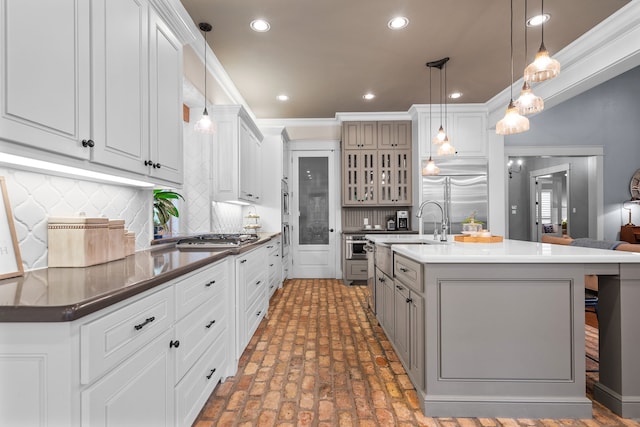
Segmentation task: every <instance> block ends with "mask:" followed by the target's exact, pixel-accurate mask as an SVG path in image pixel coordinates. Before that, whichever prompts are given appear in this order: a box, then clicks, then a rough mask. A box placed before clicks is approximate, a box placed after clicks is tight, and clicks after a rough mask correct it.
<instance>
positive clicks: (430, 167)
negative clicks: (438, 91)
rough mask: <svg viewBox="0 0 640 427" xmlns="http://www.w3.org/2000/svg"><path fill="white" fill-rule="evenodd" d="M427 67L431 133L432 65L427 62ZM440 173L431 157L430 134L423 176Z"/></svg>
mask: <svg viewBox="0 0 640 427" xmlns="http://www.w3.org/2000/svg"><path fill="white" fill-rule="evenodd" d="M427 67H429V133H431V108H432V107H431V105H432V104H431V68H432V67H431V66H430V65H429V63H427ZM439 173H440V168H439V167H438V166H436V162H434V161H433V159H432V158H431V136H429V160H428V161H427V164H426V165H424V166H423V167H422V176H434V175H438V174H439Z"/></svg>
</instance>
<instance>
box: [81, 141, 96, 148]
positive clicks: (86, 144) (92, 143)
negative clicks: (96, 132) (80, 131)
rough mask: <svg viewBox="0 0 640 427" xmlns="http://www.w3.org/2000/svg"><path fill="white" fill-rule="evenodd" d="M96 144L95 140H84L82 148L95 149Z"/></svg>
mask: <svg viewBox="0 0 640 427" xmlns="http://www.w3.org/2000/svg"><path fill="white" fill-rule="evenodd" d="M95 145H96V144H95V143H94V142H93V139H83V140H82V146H83V147H89V148H93V146H95Z"/></svg>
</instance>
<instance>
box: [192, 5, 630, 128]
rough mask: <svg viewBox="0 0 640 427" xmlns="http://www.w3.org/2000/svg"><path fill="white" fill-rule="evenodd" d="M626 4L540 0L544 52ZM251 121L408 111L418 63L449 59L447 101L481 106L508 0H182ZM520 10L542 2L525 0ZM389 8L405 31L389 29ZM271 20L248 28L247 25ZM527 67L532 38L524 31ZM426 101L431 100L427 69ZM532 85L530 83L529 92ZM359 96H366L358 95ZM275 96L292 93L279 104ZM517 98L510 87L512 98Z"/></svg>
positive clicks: (495, 78) (519, 33)
mask: <svg viewBox="0 0 640 427" xmlns="http://www.w3.org/2000/svg"><path fill="white" fill-rule="evenodd" d="M629 1H630V0H547V1H545V2H544V10H545V12H546V13H549V14H550V15H551V20H550V21H549V22H548V23H547V24H545V27H544V42H545V45H546V47H547V49H548V50H549V51H550V52H551V54H552V55H553V54H554V53H555V52H558V51H559V50H561V49H562V48H563V47H565V46H567V45H568V44H570V43H571V42H573V41H574V40H575V39H577V38H579V37H580V36H581V35H583V34H584V33H585V32H587V31H588V30H589V29H590V28H592V27H593V26H595V25H596V24H598V23H599V22H601V21H602V20H604V19H605V18H607V17H608V16H609V15H611V14H612V13H614V12H615V11H616V10H618V9H619V8H621V7H623V6H624V5H626V4H627V3H629ZM181 2H182V4H183V5H184V7H185V8H186V10H187V12H188V13H189V15H190V16H191V18H192V19H193V21H194V22H195V23H196V24H198V23H199V22H208V23H210V24H211V25H212V26H213V31H212V32H211V33H209V34H208V35H207V40H208V42H209V44H210V46H211V48H212V49H213V51H214V52H215V54H216V56H217V57H218V59H219V60H220V62H221V64H222V65H223V67H224V68H225V70H226V71H227V73H228V74H229V76H230V77H231V79H232V80H233V82H234V84H235V85H236V87H237V89H238V90H239V92H240V93H241V95H242V96H243V98H244V99H245V100H246V101H247V103H248V104H249V105H250V106H251V109H252V111H253V113H254V114H255V115H256V117H257V118H259V119H265V118H333V117H334V116H335V114H336V112H370V111H407V110H408V109H409V107H410V106H411V105H413V104H426V103H428V102H429V69H428V68H427V67H426V66H425V63H426V62H428V61H433V60H437V59H440V58H442V57H445V56H448V57H450V58H451V59H450V61H449V63H448V64H447V91H448V92H452V91H454V90H458V91H460V92H462V93H463V97H462V98H460V99H458V100H455V101H454V100H448V102H449V103H476V102H486V101H488V100H489V99H490V98H492V97H493V96H494V95H495V94H496V93H498V92H500V91H501V90H503V89H504V88H505V87H507V86H509V83H510V80H511V76H510V70H511V69H510V59H509V50H510V48H509V37H510V35H509V15H510V14H509V10H510V1H509V0H397V1H392V0H181ZM527 5H528V10H529V13H528V16H529V17H530V16H532V15H535V14H538V13H539V12H540V8H541V3H540V0H528V2H527ZM524 7H525V0H514V69H515V76H514V78H515V80H517V79H518V78H519V77H521V75H522V70H523V69H524V67H525V65H526V64H525V56H524V33H525V30H524V29H525V26H524V20H525V14H524ZM396 15H403V16H406V17H407V18H409V21H410V23H409V26H408V27H407V28H405V29H403V30H396V31H392V30H390V29H388V28H387V22H388V21H389V20H390V19H391V18H392V17H394V16H396ZM257 18H264V19H266V20H268V21H269V22H270V24H271V30H270V31H269V32H266V33H256V32H254V31H252V30H251V29H250V28H249V23H250V22H251V21H252V20H254V19H257ZM527 34H528V36H527V37H528V53H527V58H526V61H527V62H531V60H533V56H534V55H535V52H536V51H537V50H538V47H539V46H540V41H541V33H540V27H536V28H531V29H529V31H528V33H527ZM433 71H434V72H433V90H432V92H433V95H432V101H433V102H434V103H438V102H439V87H438V84H439V78H440V74H439V72H438V70H437V69H435V70H433ZM534 90H535V87H534ZM366 92H372V93H374V94H375V95H376V98H375V99H374V100H372V101H365V100H363V98H362V95H364V94H365V93H366ZM281 93H284V94H287V95H289V97H290V99H289V100H288V101H286V102H282V101H278V100H277V99H276V96H277V95H279V94H281ZM516 96H517V94H516Z"/></svg>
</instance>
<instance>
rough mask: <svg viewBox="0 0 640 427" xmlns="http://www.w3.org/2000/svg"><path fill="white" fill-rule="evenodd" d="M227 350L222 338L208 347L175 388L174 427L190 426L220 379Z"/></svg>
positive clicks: (225, 362)
mask: <svg viewBox="0 0 640 427" xmlns="http://www.w3.org/2000/svg"><path fill="white" fill-rule="evenodd" d="M228 352H229V348H228V347H227V346H226V343H225V341H224V339H223V337H220V338H218V339H217V340H215V341H214V342H213V344H211V346H209V348H208V349H207V350H206V352H205V353H204V355H203V356H202V357H201V358H200V359H198V361H197V362H196V364H195V365H194V366H193V368H191V370H190V371H189V372H188V373H187V375H185V377H184V378H183V379H182V381H180V383H179V384H178V386H177V387H176V394H175V402H176V423H175V425H176V426H190V425H191V424H192V423H193V421H195V419H196V417H197V416H198V414H199V413H200V410H201V409H202V407H203V406H204V404H205V403H206V401H207V399H208V398H209V395H210V394H211V392H212V391H213V389H214V388H215V386H216V384H218V381H220V379H221V378H222V373H223V372H224V371H225V369H226V364H227V363H228V362H227V361H228V358H227V353H228Z"/></svg>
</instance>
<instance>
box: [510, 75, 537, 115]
mask: <svg viewBox="0 0 640 427" xmlns="http://www.w3.org/2000/svg"><path fill="white" fill-rule="evenodd" d="M515 105H516V107H518V113H520V114H522V115H523V116H527V115H529V114H535V113H539V112H540V111H542V110H544V100H543V99H542V98H540V97H539V96H536V95H535V94H534V93H533V91H532V90H531V86H529V83H527V82H524V84H523V85H522V90H521V91H520V97H519V98H518V99H516V101H515Z"/></svg>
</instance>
